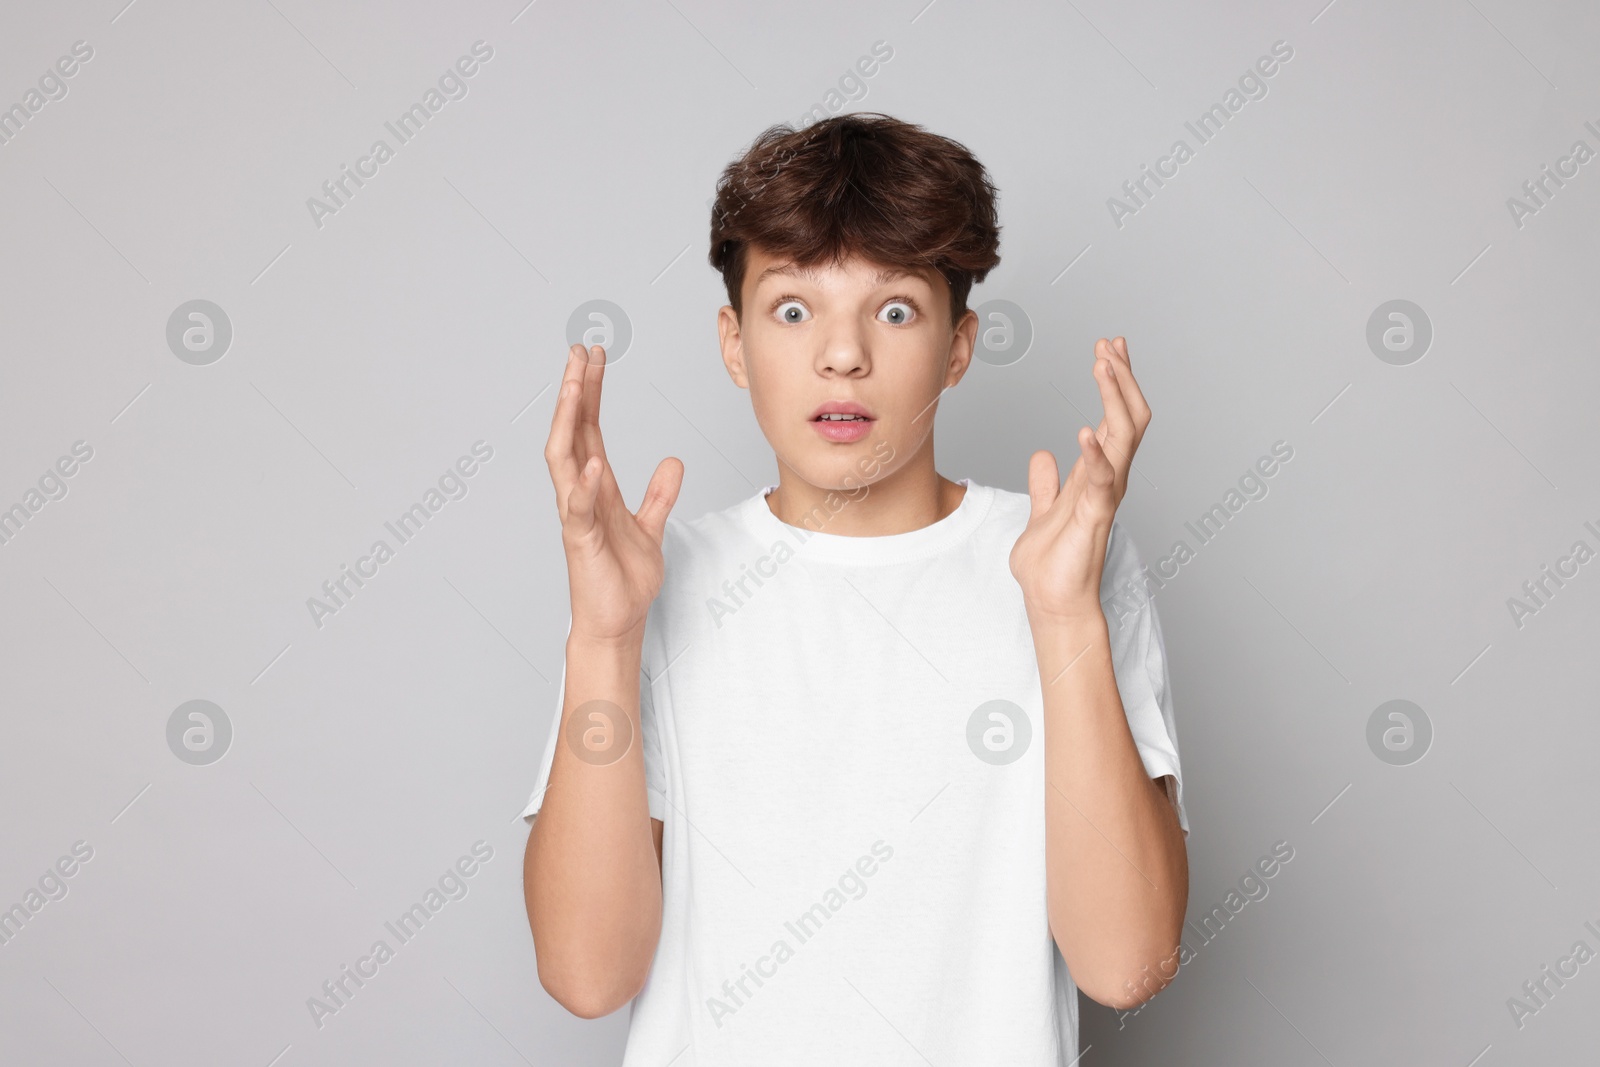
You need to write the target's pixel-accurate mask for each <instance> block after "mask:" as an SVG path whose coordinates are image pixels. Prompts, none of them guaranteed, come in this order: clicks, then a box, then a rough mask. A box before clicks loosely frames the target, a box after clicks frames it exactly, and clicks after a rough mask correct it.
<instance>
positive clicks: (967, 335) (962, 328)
mask: <svg viewBox="0 0 1600 1067" xmlns="http://www.w3.org/2000/svg"><path fill="white" fill-rule="evenodd" d="M977 343H978V313H977V312H976V311H973V310H972V309H971V308H968V309H967V310H966V312H965V313H964V314H963V315H962V316H961V318H960V319H958V320H956V327H955V329H954V330H952V331H951V334H950V371H949V373H948V375H946V377H945V382H944V387H945V388H946V389H949V388H950V387H952V386H954V385H955V384H956V383H957V382H959V381H961V379H962V377H963V376H964V375H965V374H966V373H967V368H968V367H970V366H972V352H973V349H974V348H975V347H976V345H977Z"/></svg>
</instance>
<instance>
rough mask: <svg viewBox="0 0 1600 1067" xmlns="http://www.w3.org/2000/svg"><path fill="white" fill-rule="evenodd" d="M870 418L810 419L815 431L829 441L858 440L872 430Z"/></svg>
mask: <svg viewBox="0 0 1600 1067" xmlns="http://www.w3.org/2000/svg"><path fill="white" fill-rule="evenodd" d="M873 421H874V420H872V419H852V420H846V421H837V420H831V419H812V420H811V425H813V426H815V427H816V428H817V432H818V433H820V434H821V435H822V436H823V437H826V438H827V439H828V440H830V441H845V442H849V441H859V440H861V439H862V438H863V437H865V436H867V434H868V433H869V432H871V430H872V423H873Z"/></svg>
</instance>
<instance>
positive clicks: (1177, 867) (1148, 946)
mask: <svg viewBox="0 0 1600 1067" xmlns="http://www.w3.org/2000/svg"><path fill="white" fill-rule="evenodd" d="M1033 638H1034V647H1035V650H1036V652H1037V655H1038V660H1039V677H1040V684H1041V687H1042V688H1043V692H1044V718H1045V725H1044V744H1045V777H1046V786H1045V799H1044V803H1045V866H1046V883H1047V895H1048V908H1049V916H1050V929H1051V933H1052V934H1053V936H1054V937H1055V940H1056V943H1057V945H1059V946H1060V948H1061V953H1062V957H1063V958H1064V959H1065V960H1066V963H1067V966H1068V968H1069V969H1070V970H1071V972H1072V975H1073V979H1074V981H1076V982H1077V984H1078V986H1079V987H1080V988H1082V989H1083V990H1084V992H1085V993H1087V994H1088V995H1089V996H1090V997H1092V998H1093V999H1094V1000H1096V1001H1098V1002H1100V1003H1102V1004H1107V1005H1109V1006H1112V1007H1128V1006H1132V1004H1135V1003H1140V1002H1142V1001H1143V1000H1145V999H1148V997H1149V996H1153V995H1154V993H1155V992H1156V991H1158V990H1159V988H1160V987H1161V986H1162V985H1164V984H1165V981H1166V978H1163V977H1161V976H1160V975H1161V973H1162V968H1161V966H1160V965H1161V964H1162V963H1163V961H1171V959H1172V955H1173V952H1174V950H1175V949H1176V948H1177V946H1178V941H1179V938H1180V936H1181V931H1182V926H1183V916H1184V912H1185V910H1186V908H1187V906H1188V898H1189V868H1188V856H1187V850H1186V848H1185V843H1184V840H1183V833H1182V830H1181V829H1180V828H1179V826H1178V820H1177V813H1176V811H1175V810H1174V809H1173V807H1172V804H1171V802H1170V801H1169V800H1168V799H1167V796H1166V794H1165V792H1164V791H1163V790H1162V788H1161V786H1160V785H1159V784H1158V783H1157V782H1155V781H1154V780H1152V779H1151V778H1150V776H1149V774H1148V772H1146V770H1145V767H1144V762H1143V760H1142V759H1141V758H1140V756H1139V750H1138V748H1137V747H1136V746H1135V744H1134V741H1133V734H1132V732H1131V731H1130V730H1129V727H1128V720H1127V715H1126V712H1125V711H1124V709H1123V706H1122V698H1121V696H1120V694H1119V693H1118V691H1117V684H1116V677H1115V674H1114V671H1113V665H1112V659H1111V642H1110V634H1109V630H1108V628H1107V624H1106V620H1105V616H1104V615H1103V614H1100V613H1098V612H1097V613H1095V614H1094V615H1092V616H1086V617H1084V618H1082V619H1076V620H1071V621H1052V622H1048V623H1035V625H1034V626H1033ZM1171 969H1172V964H1171V963H1170V962H1168V963H1167V971H1168V973H1167V976H1166V977H1167V978H1170V971H1171ZM1152 975H1154V976H1156V977H1155V978H1154V979H1153V980H1152V978H1151V976H1152ZM1129 982H1132V983H1133V986H1134V988H1133V989H1129V988H1128V986H1127V983H1129Z"/></svg>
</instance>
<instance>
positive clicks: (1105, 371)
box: [1094, 342, 1139, 476]
mask: <svg viewBox="0 0 1600 1067" xmlns="http://www.w3.org/2000/svg"><path fill="white" fill-rule="evenodd" d="M1105 348H1106V349H1107V350H1111V345H1110V343H1109V342H1107V343H1106V344H1105ZM1116 362H1117V361H1115V360H1112V359H1108V358H1105V357H1104V355H1103V354H1102V356H1101V358H1098V359H1096V360H1095V362H1094V378H1095V382H1096V384H1098V385H1099V386H1100V402H1101V404H1103V405H1104V406H1105V409H1106V415H1105V419H1104V421H1103V423H1102V425H1103V426H1105V430H1104V432H1098V431H1097V432H1096V434H1095V437H1096V439H1097V440H1098V441H1099V442H1100V443H1101V444H1102V445H1103V446H1104V447H1105V449H1106V451H1108V452H1109V453H1110V454H1111V456H1112V457H1113V459H1114V461H1115V463H1116V464H1117V467H1118V470H1119V472H1120V473H1121V474H1122V475H1124V476H1126V474H1127V471H1128V468H1129V467H1131V466H1132V465H1133V450H1134V449H1135V448H1137V447H1138V443H1139V442H1138V436H1137V430H1138V427H1136V426H1135V425H1134V422H1133V416H1132V415H1131V414H1130V413H1129V412H1128V404H1127V401H1126V400H1124V399H1123V396H1122V390H1121V388H1119V387H1118V385H1117V379H1116V369H1115V368H1116Z"/></svg>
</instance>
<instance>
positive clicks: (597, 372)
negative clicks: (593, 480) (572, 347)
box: [578, 345, 606, 459]
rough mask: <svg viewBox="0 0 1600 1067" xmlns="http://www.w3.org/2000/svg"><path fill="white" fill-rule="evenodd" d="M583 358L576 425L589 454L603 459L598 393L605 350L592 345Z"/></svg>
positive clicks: (601, 385)
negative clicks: (580, 394) (580, 402)
mask: <svg viewBox="0 0 1600 1067" xmlns="http://www.w3.org/2000/svg"><path fill="white" fill-rule="evenodd" d="M583 359H584V365H583V406H582V407H581V408H579V410H578V425H579V427H580V428H581V430H582V432H583V443H584V447H585V448H587V449H588V450H589V454H590V455H598V456H599V457H600V458H601V459H605V458H606V446H605V439H604V438H603V437H602V436H601V435H600V393H601V389H602V387H603V386H604V385H605V377H606V350H605V349H604V348H603V347H602V346H600V345H594V346H592V347H591V348H588V349H585V350H584V353H583Z"/></svg>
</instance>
